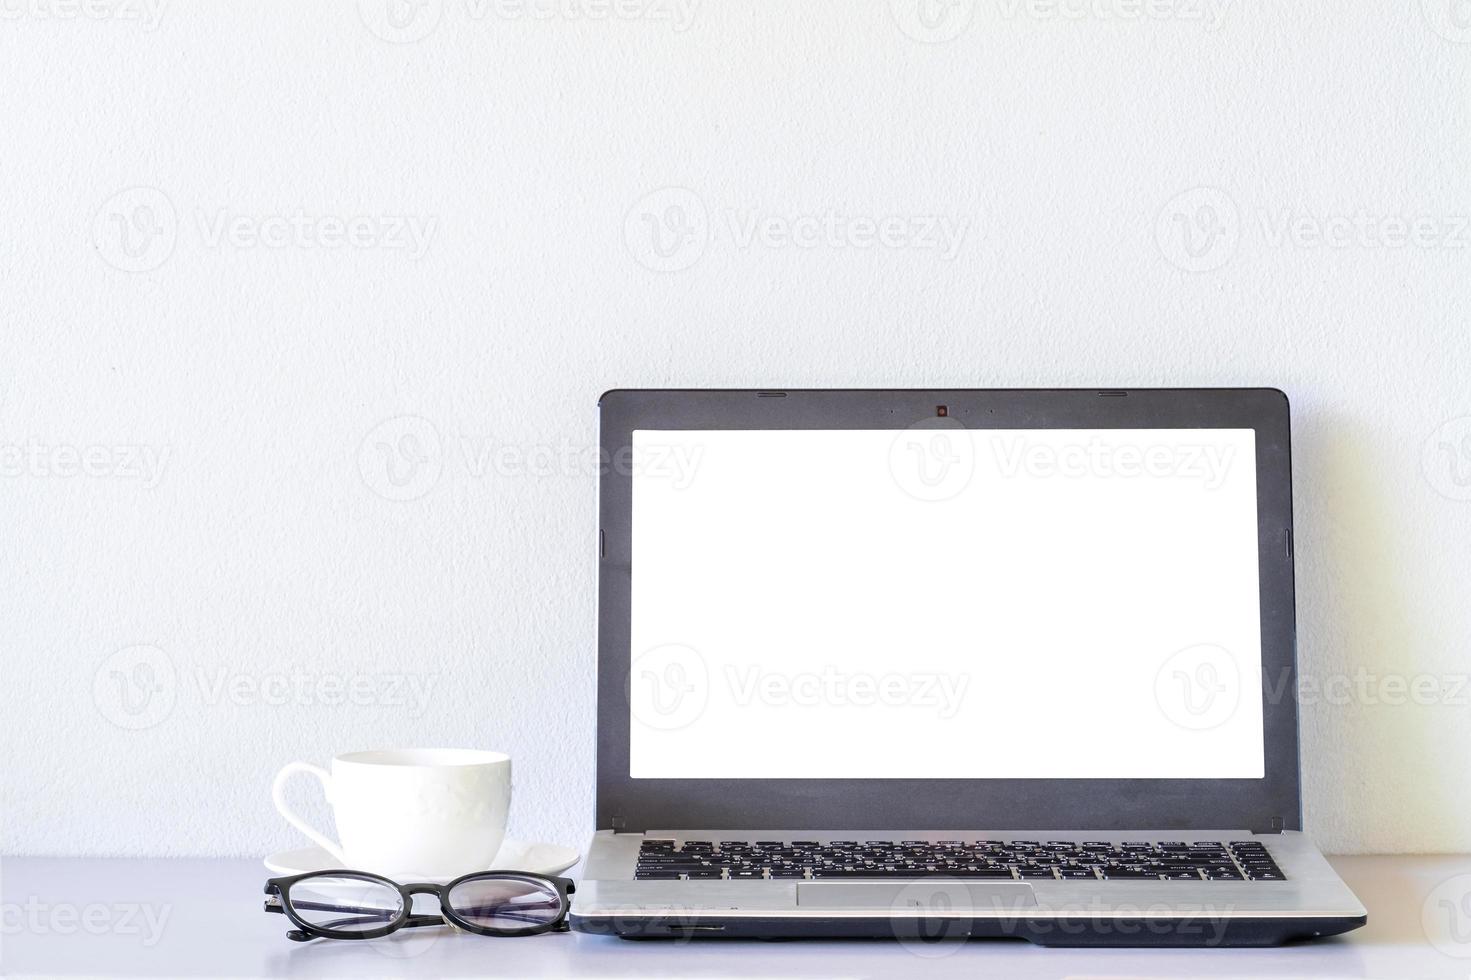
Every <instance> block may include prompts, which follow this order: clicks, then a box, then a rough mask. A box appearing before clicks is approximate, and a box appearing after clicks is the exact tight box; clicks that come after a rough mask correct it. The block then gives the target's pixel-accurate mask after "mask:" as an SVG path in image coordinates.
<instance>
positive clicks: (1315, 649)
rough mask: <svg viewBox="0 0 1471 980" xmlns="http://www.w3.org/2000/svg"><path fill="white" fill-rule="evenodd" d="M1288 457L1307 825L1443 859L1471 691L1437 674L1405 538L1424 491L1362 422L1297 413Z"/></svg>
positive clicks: (1344, 838)
mask: <svg viewBox="0 0 1471 980" xmlns="http://www.w3.org/2000/svg"><path fill="white" fill-rule="evenodd" d="M1293 454H1294V460H1293V470H1294V473H1293V477H1294V487H1295V491H1294V498H1295V499H1294V514H1295V525H1296V535H1295V538H1296V543H1297V548H1296V551H1297V555H1296V570H1297V610H1298V675H1299V676H1298V681H1299V696H1300V698H1301V709H1300V710H1301V718H1302V772H1303V789H1304V802H1305V809H1306V810H1307V813H1306V814H1305V820H1306V826H1307V827H1308V828H1309V830H1310V832H1311V834H1312V836H1313V838H1314V840H1315V841H1316V842H1317V843H1318V844H1319V846H1320V847H1322V848H1323V849H1324V850H1325V851H1327V852H1329V853H1335V852H1337V853H1353V852H1359V853H1364V852H1370V853H1372V852H1400V853H1404V852H1417V851H1418V852H1424V851H1434V850H1446V849H1447V848H1448V847H1449V846H1450V845H1451V844H1452V843H1453V842H1455V841H1458V840H1461V839H1464V836H1465V835H1464V832H1462V831H1461V830H1460V829H1459V826H1458V825H1457V824H1456V823H1454V822H1453V821H1452V819H1451V814H1452V812H1453V811H1452V808H1451V801H1450V798H1449V795H1448V789H1449V787H1448V785H1447V782H1446V781H1447V779H1448V778H1450V774H1452V773H1461V772H1465V771H1467V766H1466V765H1465V762H1466V761H1467V760H1465V759H1464V758H1462V757H1463V756H1464V754H1465V753H1464V752H1455V751H1453V750H1454V749H1455V747H1456V746H1457V742H1456V740H1455V739H1453V738H1452V737H1451V736H1452V734H1453V733H1454V732H1455V730H1456V729H1455V727H1454V723H1455V719H1456V718H1457V717H1458V716H1459V715H1462V714H1464V713H1465V708H1464V707H1462V708H1458V707H1455V703H1456V702H1457V701H1458V700H1460V701H1465V700H1467V699H1471V690H1467V689H1466V688H1465V687H1464V685H1459V684H1458V683H1457V682H1456V681H1455V680H1454V678H1450V677H1448V676H1447V675H1445V674H1444V673H1440V672H1438V670H1439V666H1438V665H1439V664H1441V663H1443V661H1442V660H1441V659H1440V658H1438V657H1437V656H1435V651H1433V650H1431V649H1429V640H1428V636H1429V632H1430V631H1429V630H1427V628H1426V622H1425V621H1424V618H1423V616H1424V613H1423V610H1417V609H1416V608H1415V607H1414V604H1413V603H1411V602H1408V601H1407V595H1406V588H1407V587H1406V577H1405V575H1404V569H1405V568H1407V567H1410V563H1411V562H1413V561H1414V556H1413V555H1411V554H1406V553H1405V552H1404V547H1405V546H1404V544H1403V542H1404V541H1406V540H1408V538H1407V536H1406V535H1404V534H1402V533H1400V525H1401V524H1402V523H1404V520H1405V515H1404V511H1403V508H1402V506H1401V505H1402V504H1403V503H1405V502H1408V501H1412V500H1413V499H1414V496H1415V494H1416V493H1418V492H1421V491H1422V490H1423V491H1424V492H1431V491H1430V489H1429V488H1427V487H1423V486H1422V484H1421V481H1422V477H1421V474H1420V472H1419V468H1418V466H1416V468H1415V470H1414V471H1413V474H1412V477H1411V479H1412V480H1413V481H1414V482H1413V484H1411V482H1410V480H1407V479H1406V474H1405V473H1402V472H1399V471H1398V470H1397V469H1396V467H1395V465H1394V461H1393V460H1392V459H1390V458H1389V457H1388V454H1387V452H1386V451H1385V449H1384V447H1383V446H1382V444H1380V445H1376V443H1375V440H1374V438H1373V436H1372V434H1371V432H1370V431H1369V430H1368V429H1367V427H1366V426H1364V425H1363V424H1362V423H1361V422H1360V421H1359V420H1357V419H1353V418H1348V417H1342V416H1337V417H1335V416H1331V415H1325V414H1317V415H1313V416H1304V417H1302V418H1301V419H1299V420H1297V422H1296V425H1295V426H1294V447H1293ZM1417 462H1418V461H1417ZM1396 502H1399V503H1398V504H1397V503H1396Z"/></svg>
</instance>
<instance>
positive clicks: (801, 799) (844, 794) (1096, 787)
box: [597, 388, 1301, 832]
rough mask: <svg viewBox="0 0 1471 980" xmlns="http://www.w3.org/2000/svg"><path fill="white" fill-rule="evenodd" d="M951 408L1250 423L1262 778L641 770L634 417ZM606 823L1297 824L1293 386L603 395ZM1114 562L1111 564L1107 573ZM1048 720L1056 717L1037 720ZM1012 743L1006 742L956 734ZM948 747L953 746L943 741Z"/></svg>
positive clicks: (662, 424) (864, 826)
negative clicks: (632, 640)
mask: <svg viewBox="0 0 1471 980" xmlns="http://www.w3.org/2000/svg"><path fill="white" fill-rule="evenodd" d="M941 405H943V406H945V413H946V416H947V418H949V419H951V420H952V424H959V425H963V426H965V427H967V428H979V429H1029V428H1031V429H1160V428H1180V429H1210V428H1230V429H1252V430H1254V431H1255V435H1256V476H1257V537H1258V540H1257V553H1258V563H1259V585H1260V610H1261V649H1262V678H1263V685H1262V687H1263V689H1262V692H1261V696H1262V718H1263V727H1264V731H1263V746H1264V759H1263V763H1264V775H1263V776H1262V778H1260V779H633V778H631V777H630V776H629V735H630V725H631V718H630V711H629V700H628V690H629V687H628V683H629V667H630V659H631V658H630V650H629V636H630V622H631V609H630V598H631V590H632V573H633V569H632V561H631V554H632V544H633V541H632V531H633V529H632V521H631V517H632V508H633V486H632V477H631V475H630V472H629V468H628V467H626V466H623V467H620V466H617V465H609V464H610V462H612V461H616V460H619V459H622V458H627V455H628V453H629V447H631V446H632V444H633V433H634V432H635V431H636V430H639V429H660V430H701V429H776V430H781V429H894V430H899V429H905V428H908V427H910V426H911V425H914V424H916V423H917V422H920V420H924V419H930V418H933V417H935V416H936V413H937V411H938V406H941ZM599 442H600V448H601V450H602V457H601V458H602V460H603V461H604V465H603V466H602V467H601V473H600V477H599V493H598V512H599V534H598V541H599V544H598V553H599V554H598V675H597V676H598V680H597V685H598V710H597V827H598V829H600V830H602V829H612V830H616V831H643V830H648V829H651V828H666V829H668V828H728V829H732V830H755V829H763V828H765V829H790V830H804V829H806V830H819V829H832V830H839V829H841V830H876V831H878V830H894V831H899V830H918V829H935V830H940V829H974V830H985V829H1029V830H1031V829H1035V830H1045V829H1052V830H1085V829H1087V830H1091V829H1098V830H1127V829H1160V830H1166V829H1179V830H1188V829H1196V828H1199V829H1208V828H1217V829H1219V828H1242V829H1245V830H1252V831H1255V832H1275V831H1280V830H1299V829H1301V796H1300V792H1301V788H1300V778H1299V771H1298V718H1297V698H1296V692H1297V654H1296V613H1295V589H1294V582H1293V556H1292V458H1291V444H1290V425H1289V406H1288V401H1287V397H1286V396H1285V395H1284V394H1283V393H1282V392H1280V391H1277V390H1276V389H1269V388H1232V389H1128V390H1098V389H1066V390H1036V389H1031V390H1020V389H996V390H970V389H966V390H958V389H934V390H917V389H916V390H909V389H906V390H811V389H808V390H798V389H769V390H755V389H753V390H629V389H621V390H614V391H609V392H605V393H604V394H603V396H602V397H601V398H600V399H599ZM1101 573H1103V574H1106V570H1102V572H1101ZM1039 720H1043V719H1039ZM951 750H954V751H967V752H977V751H979V752H986V751H1008V750H1010V747H1008V746H1002V745H996V746H966V747H963V748H956V747H952V748H951ZM941 751H944V750H943V749H942V750H941Z"/></svg>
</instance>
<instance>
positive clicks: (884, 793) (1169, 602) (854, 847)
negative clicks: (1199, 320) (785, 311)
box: [571, 389, 1366, 946]
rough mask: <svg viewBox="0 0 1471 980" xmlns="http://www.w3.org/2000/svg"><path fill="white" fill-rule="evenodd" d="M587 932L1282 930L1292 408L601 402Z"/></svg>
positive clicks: (1294, 773) (1330, 915) (1343, 919)
mask: <svg viewBox="0 0 1471 980" xmlns="http://www.w3.org/2000/svg"><path fill="white" fill-rule="evenodd" d="M600 419H601V448H602V455H603V464H604V465H603V473H602V477H601V486H600V501H599V512H600V531H599V578H598V581H599V593H598V609H599V616H598V619H599V622H598V628H599V634H598V719H597V730H598V753H597V767H598V783H597V831H596V834H595V835H594V838H593V841H592V845H591V847H590V848H589V851H588V856H587V861H586V864H585V867H584V876H583V880H582V882H581V883H580V884H579V890H578V895H577V902H576V904H575V906H574V908H573V909H572V915H571V921H572V926H573V928H574V929H577V930H580V931H584V932H598V933H605V934H612V935H618V936H623V937H639V938H648V937H689V936H712V937H713V936H723V937H764V938H779V937H807V936H811V937H841V936H866V937H875V936H893V937H899V938H901V939H903V938H917V939H922V940H928V939H932V938H952V937H953V938H961V937H1012V938H1022V939H1027V940H1030V941H1032V942H1035V943H1039V944H1043V945H1189V946H1209V945H1270V944H1276V943H1282V942H1286V941H1291V940H1298V939H1306V938H1311V937H1317V936H1329V935H1333V934H1336V933H1342V932H1345V931H1347V930H1350V929H1353V928H1355V927H1357V926H1360V925H1363V924H1364V922H1365V920H1366V913H1365V910H1364V908H1363V906H1362V905H1361V904H1360V903H1359V901H1358V900H1357V899H1356V898H1355V897H1354V895H1353V893H1352V892H1351V891H1350V890H1349V889H1348V888H1347V887H1346V886H1345V885H1344V883H1343V882H1342V881H1341V880H1340V879H1339V878H1338V876H1337V875H1336V874H1335V873H1334V871H1333V870H1332V868H1331V867H1330V866H1329V865H1328V863H1327V862H1326V861H1325V860H1324V859H1323V857H1322V856H1321V855H1320V854H1319V853H1318V851H1317V850H1316V849H1315V848H1314V846H1313V844H1312V842H1311V841H1310V840H1309V839H1308V838H1307V837H1306V836H1304V834H1303V832H1302V806H1301V794H1300V781H1299V775H1298V719H1297V704H1296V684H1297V681H1296V662H1295V622H1294V610H1293V571H1292V568H1293V546H1292V490H1291V458H1290V450H1289V426H1288V403H1287V398H1286V397H1285V396H1284V395H1283V394H1282V393H1281V392H1279V391H1276V390H1267V389H1237V390H1143V389H1140V390H1135V389H1130V390H1127V391H1099V390H1065V391H972V390H964V391H961V390H937V391H801V390H771V391H628V390H620V391H610V392H607V393H606V394H604V395H603V396H602V399H601V401H600Z"/></svg>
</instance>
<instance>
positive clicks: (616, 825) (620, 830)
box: [609, 813, 628, 834]
mask: <svg viewBox="0 0 1471 980" xmlns="http://www.w3.org/2000/svg"><path fill="white" fill-rule="evenodd" d="M609 822H610V823H611V825H612V827H613V833H615V834H626V833H628V827H627V826H626V822H625V821H624V819H623V818H622V817H620V816H618V814H616V813H615V814H613V817H612V819H611V820H610V821H609Z"/></svg>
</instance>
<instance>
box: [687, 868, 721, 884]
mask: <svg viewBox="0 0 1471 980" xmlns="http://www.w3.org/2000/svg"><path fill="white" fill-rule="evenodd" d="M685 877H686V878H688V879H689V880H690V881H707V880H711V879H718V878H720V877H722V875H721V873H720V869H719V868H704V869H702V870H700V871H689V872H686V873H685Z"/></svg>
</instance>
